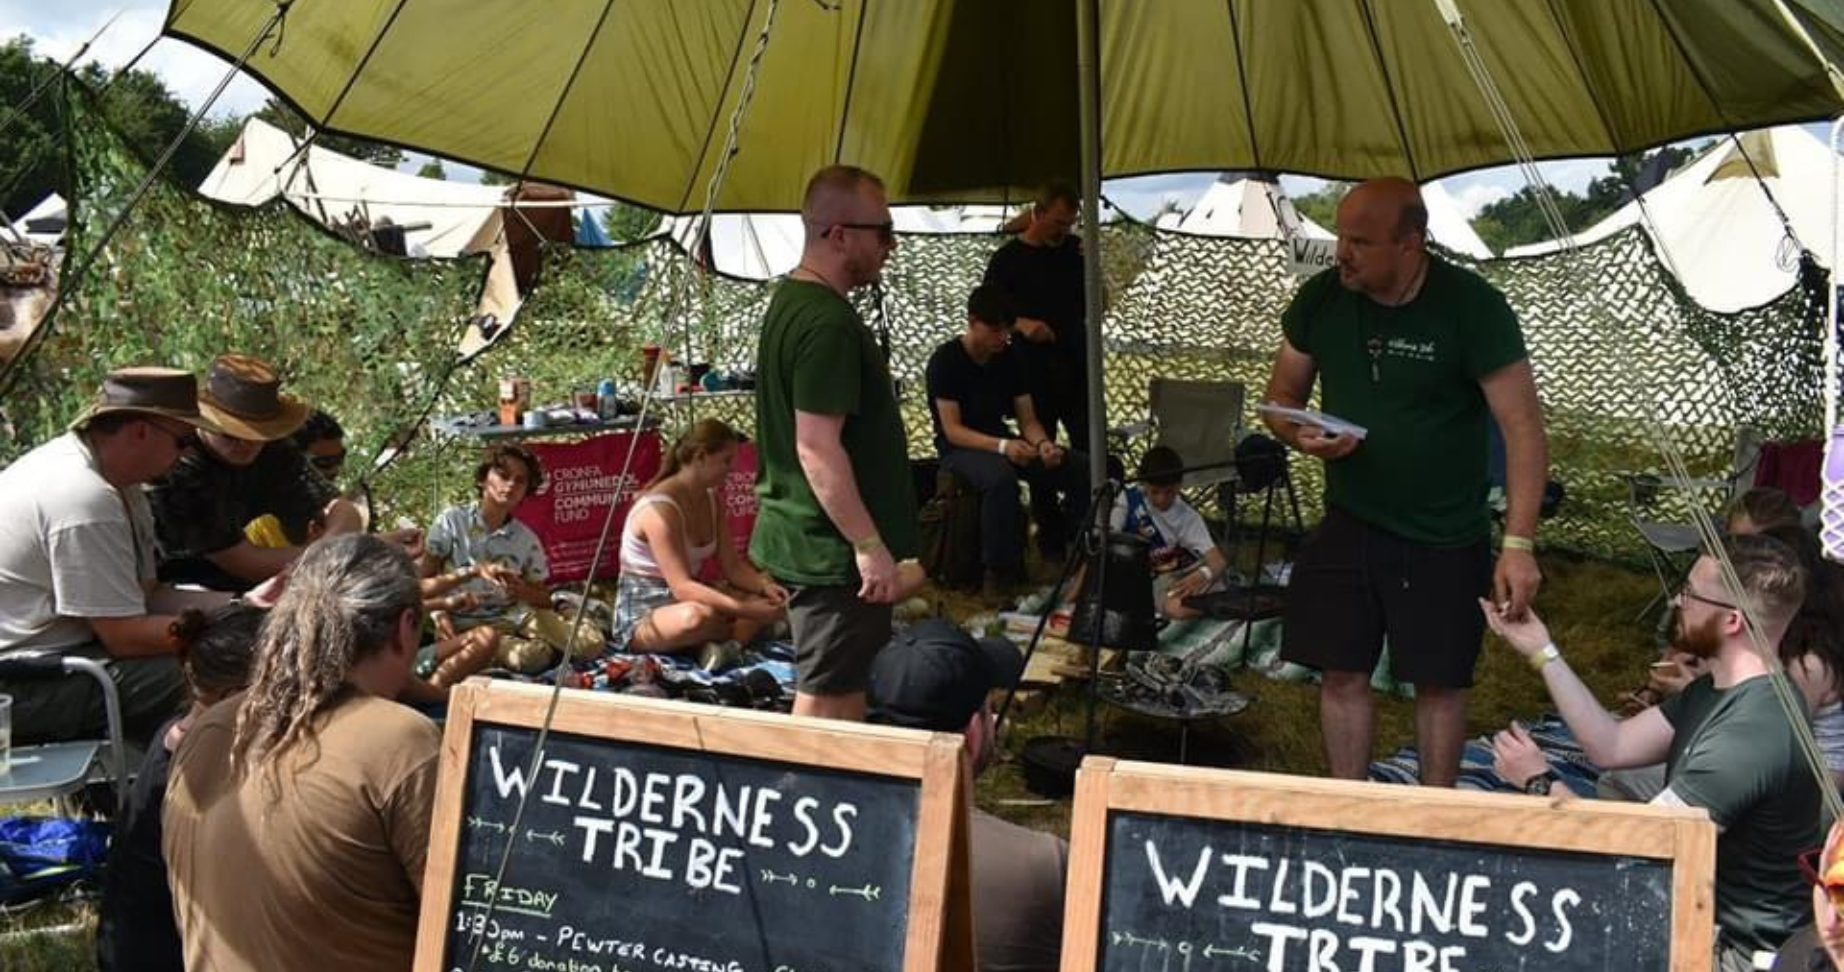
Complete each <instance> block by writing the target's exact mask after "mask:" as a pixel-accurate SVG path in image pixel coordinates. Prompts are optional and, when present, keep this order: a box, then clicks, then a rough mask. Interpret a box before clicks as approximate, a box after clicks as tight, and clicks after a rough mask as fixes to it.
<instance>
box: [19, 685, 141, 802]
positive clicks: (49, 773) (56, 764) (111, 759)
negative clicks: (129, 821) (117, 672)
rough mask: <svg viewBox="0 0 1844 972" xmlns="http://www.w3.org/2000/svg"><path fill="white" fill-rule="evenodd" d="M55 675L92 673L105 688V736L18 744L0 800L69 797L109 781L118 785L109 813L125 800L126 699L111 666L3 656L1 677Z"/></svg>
mask: <svg viewBox="0 0 1844 972" xmlns="http://www.w3.org/2000/svg"><path fill="white" fill-rule="evenodd" d="M55 678H92V679H95V680H96V683H97V684H98V685H100V686H101V687H102V700H103V710H104V712H105V713H106V714H107V717H108V719H107V721H108V736H107V738H106V739H83V740H75V741H71V742H55V743H46V744H43V745H38V746H15V747H13V751H12V760H11V765H10V767H9V768H8V770H7V772H6V773H4V774H0V804H17V803H36V802H39V801H42V800H57V801H60V802H65V801H67V800H68V798H69V797H71V796H72V795H74V794H76V793H79V792H81V791H82V790H83V789H84V788H85V787H87V786H89V785H90V783H92V782H95V781H97V780H99V779H102V780H107V781H108V782H109V783H111V784H112V785H113V787H114V791H115V805H114V806H113V807H112V808H111V815H113V814H117V813H120V812H121V809H122V807H123V806H125V805H126V804H127V798H128V772H127V766H126V764H127V750H126V749H124V748H123V743H122V704H121V699H120V698H119V697H118V696H117V694H116V691H115V680H114V679H112V678H110V677H109V671H108V669H106V668H104V667H103V666H102V665H101V664H98V663H97V662H95V661H92V660H90V659H88V658H68V657H65V656H62V655H50V654H23V653H21V654H12V655H7V656H5V657H0V679H5V680H7V681H14V682H20V681H33V680H41V679H55Z"/></svg>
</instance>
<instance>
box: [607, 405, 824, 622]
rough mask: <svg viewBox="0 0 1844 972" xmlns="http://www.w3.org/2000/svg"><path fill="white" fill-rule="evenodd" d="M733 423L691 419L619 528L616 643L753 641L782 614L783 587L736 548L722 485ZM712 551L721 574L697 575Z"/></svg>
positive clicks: (731, 453) (733, 441)
mask: <svg viewBox="0 0 1844 972" xmlns="http://www.w3.org/2000/svg"><path fill="white" fill-rule="evenodd" d="M737 440H738V436H737V434H736V431H735V430H734V429H732V428H730V427H729V426H728V425H725V424H724V423H722V422H719V421H717V420H716V419H704V420H702V421H700V422H698V423H696V424H695V425H693V426H692V427H691V429H690V430H689V431H687V432H686V433H685V435H684V436H682V437H681V438H680V439H679V441H678V442H677V443H675V444H674V445H673V447H672V451H671V452H670V453H668V454H667V456H666V462H665V464H664V465H663V466H662V467H661V468H660V471H659V475H658V476H656V477H654V479H653V482H651V483H649V484H647V488H646V489H645V490H643V491H642V492H641V494H640V496H638V497H637V498H636V499H635V500H634V507H633V509H632V510H630V511H629V513H628V516H627V523H626V524H625V525H624V526H623V527H622V528H621V581H620V585H619V587H618V589H617V591H616V593H615V608H614V616H615V620H614V632H613V639H612V640H613V643H614V644H615V645H616V646H617V647H619V648H622V649H624V650H630V651H641V652H669V651H677V650H679V649H682V648H689V647H692V646H695V645H701V644H704V643H705V642H708V641H723V640H726V639H734V640H735V641H738V642H742V643H748V642H750V641H753V640H755V637H756V635H757V634H758V633H760V632H761V630H762V628H763V627H764V626H766V625H770V624H773V623H774V622H776V621H778V620H780V619H781V618H783V617H785V616H786V615H787V599H788V594H787V591H786V590H784V589H782V587H781V585H780V584H777V583H775V581H774V579H773V578H771V577H769V576H768V575H767V574H764V573H762V572H761V571H760V570H757V569H756V567H755V565H754V564H751V563H750V562H749V561H748V560H747V559H745V558H744V557H742V556H741V555H739V554H738V553H737V551H736V545H735V544H734V543H732V542H731V539H730V536H729V532H728V530H727V529H726V524H725V521H724V515H723V503H722V502H721V500H720V499H719V497H718V490H719V489H720V488H721V487H722V486H723V483H724V480H725V479H727V478H729V476H730V467H731V465H732V464H733V463H734V462H735V461H736V445H737ZM713 557H715V558H716V559H717V563H718V565H719V567H720V568H721V571H722V575H723V576H722V579H721V581H719V582H717V583H707V582H705V581H704V580H702V579H701V577H702V575H703V572H704V565H705V564H706V563H707V562H708V561H709V560H710V559H711V558H713Z"/></svg>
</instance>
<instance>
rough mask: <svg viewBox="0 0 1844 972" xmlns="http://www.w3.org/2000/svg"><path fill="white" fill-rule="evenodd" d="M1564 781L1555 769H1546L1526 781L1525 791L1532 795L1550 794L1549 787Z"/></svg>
mask: <svg viewBox="0 0 1844 972" xmlns="http://www.w3.org/2000/svg"><path fill="white" fill-rule="evenodd" d="M1561 781H1562V777H1560V776H1557V775H1556V771H1555V770H1544V771H1543V772H1541V773H1538V774H1537V775H1535V776H1533V777H1531V778H1530V779H1528V780H1525V781H1524V792H1525V793H1528V794H1530V795H1531V796H1549V788H1550V787H1551V786H1554V785H1555V784H1557V783H1560V782H1561Z"/></svg>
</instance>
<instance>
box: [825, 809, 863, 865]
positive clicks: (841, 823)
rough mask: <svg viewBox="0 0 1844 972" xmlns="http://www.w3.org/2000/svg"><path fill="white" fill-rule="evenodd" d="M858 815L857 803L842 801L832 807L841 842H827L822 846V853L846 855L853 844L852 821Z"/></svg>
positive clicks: (831, 855) (834, 855)
mask: <svg viewBox="0 0 1844 972" xmlns="http://www.w3.org/2000/svg"><path fill="white" fill-rule="evenodd" d="M857 817H858V807H857V806H856V805H855V804H850V803H841V804H839V805H838V806H836V807H833V808H832V825H833V826H834V827H837V828H839V842H838V843H836V844H827V845H826V846H824V847H821V848H820V853H822V854H824V855H826V856H827V857H844V856H845V852H846V851H847V850H850V849H851V846H852V821H853V820H855V819H857Z"/></svg>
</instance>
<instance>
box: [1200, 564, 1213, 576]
mask: <svg viewBox="0 0 1844 972" xmlns="http://www.w3.org/2000/svg"><path fill="white" fill-rule="evenodd" d="M1197 572H1198V573H1200V574H1202V575H1204V579H1205V580H1209V579H1211V578H1213V577H1215V576H1216V575H1215V574H1212V573H1211V572H1210V565H1209V564H1205V565H1203V566H1202V567H1199V568H1198V569H1197Z"/></svg>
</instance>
